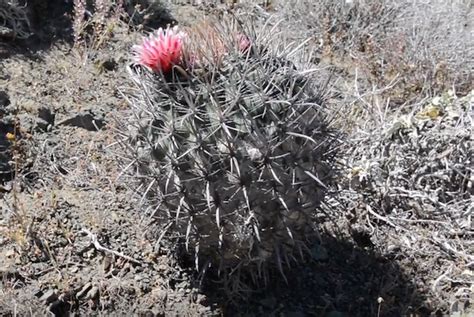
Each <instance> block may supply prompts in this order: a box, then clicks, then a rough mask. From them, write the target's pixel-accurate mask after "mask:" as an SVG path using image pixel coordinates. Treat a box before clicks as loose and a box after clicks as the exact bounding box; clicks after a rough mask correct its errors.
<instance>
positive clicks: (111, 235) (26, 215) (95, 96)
mask: <svg viewBox="0 0 474 317" xmlns="http://www.w3.org/2000/svg"><path fill="white" fill-rule="evenodd" d="M172 14H173V15H174V16H175V17H176V19H177V20H178V21H179V22H180V23H184V24H186V23H187V24H189V23H192V21H193V19H196V18H197V17H200V16H203V15H204V13H203V12H202V11H199V10H197V8H196V7H193V6H190V5H185V4H183V5H174V6H172ZM51 23H52V22H51ZM48 26H49V27H50V28H49V29H47V30H49V31H48V32H49V33H48V32H46V33H44V34H43V36H45V37H47V38H48V39H49V40H50V41H49V42H48V45H44V43H45V42H42V41H41V40H38V39H37V41H36V42H34V41H33V42H32V43H28V42H22V43H20V44H18V43H14V42H7V43H1V45H0V49H3V51H2V52H3V53H1V52H0V57H1V59H0V116H1V119H0V173H1V174H0V181H1V182H0V197H1V198H2V201H1V202H0V232H1V234H0V274H1V276H2V279H1V284H0V285H1V287H0V315H4V316H41V315H45V316H46V315H48V314H49V313H53V314H54V315H55V316H68V315H76V316H77V315H139V316H293V317H297V316H331V317H336V316H401V315H409V314H411V313H412V314H418V315H420V316H425V315H429V314H437V313H438V314H440V313H445V314H446V313H448V314H449V313H456V312H459V313H461V312H467V311H468V310H469V305H472V303H470V302H469V300H470V298H469V297H466V296H464V297H463V298H464V299H466V298H467V299H466V300H459V297H460V296H458V295H459V292H460V290H461V289H464V288H460V287H457V286H456V283H457V282H456V281H455V280H452V281H451V283H448V284H444V286H443V287H444V289H443V290H441V292H442V293H443V294H442V296H436V295H434V294H433V291H432V289H433V288H435V287H434V286H433V285H434V284H433V283H435V282H436V281H437V279H438V278H439V277H440V276H442V275H443V273H444V272H443V270H445V269H446V268H447V267H449V266H450V265H451V263H450V262H449V261H448V260H446V258H445V257H442V256H440V257H438V256H437V255H433V256H432V257H430V258H426V259H425V258H422V257H417V256H416V253H413V252H406V251H405V250H404V249H403V248H402V247H401V246H400V245H401V243H398V242H397V241H396V230H392V231H387V234H386V236H387V238H386V239H385V240H384V238H383V237H381V236H377V237H376V238H375V237H374V235H373V232H372V231H371V228H370V226H368V225H367V222H366V221H365V219H364V217H365V215H366V214H365V213H364V212H363V211H361V210H362V207H359V206H346V207H347V209H346V210H344V213H342V212H341V214H340V215H338V216H336V217H335V216H334V215H331V216H329V215H328V213H327V210H331V204H330V202H328V205H327V207H326V209H325V210H326V211H324V210H323V211H321V214H320V219H321V239H320V241H319V242H318V243H316V244H315V245H314V247H313V249H312V251H313V257H312V258H311V259H308V260H307V261H306V262H305V263H303V264H299V265H296V264H295V266H294V267H293V268H290V269H288V270H287V273H286V276H285V277H286V280H287V282H285V279H284V278H283V277H282V276H281V275H280V274H274V275H272V279H271V281H270V282H269V283H268V285H266V286H262V287H260V288H256V289H255V290H253V292H252V294H251V295H250V296H249V297H246V298H243V299H241V298H239V299H235V300H234V301H229V300H228V298H226V297H225V296H223V295H222V291H221V290H220V289H218V285H216V284H213V283H212V282H209V283H205V284H203V285H201V284H200V283H199V281H198V280H197V279H196V277H197V274H196V273H195V272H194V271H193V269H192V268H190V267H186V266H183V265H182V263H179V262H177V260H176V259H174V258H173V257H171V256H170V255H169V254H168V253H167V252H166V250H160V249H159V248H158V247H157V245H156V239H157V237H156V234H155V231H154V229H153V220H152V219H150V218H149V217H148V216H147V215H146V212H145V211H144V210H143V208H142V207H141V206H142V205H141V202H140V196H139V195H136V194H135V193H134V189H133V188H129V186H128V185H127V183H126V182H125V181H124V178H123V177H121V176H122V174H121V172H122V171H121V167H120V164H119V163H118V159H117V156H116V155H117V154H116V153H115V152H114V150H113V149H114V146H113V145H114V142H115V140H114V138H113V132H114V129H116V125H115V118H116V117H117V116H120V114H121V111H122V110H124V109H127V108H128V104H127V102H126V100H125V98H124V97H123V96H122V94H121V92H122V91H125V90H126V88H127V86H128V85H129V80H130V79H129V76H128V75H127V71H126V66H127V65H128V64H129V63H130V53H129V52H130V48H131V46H132V45H133V44H134V43H136V42H137V41H138V39H139V37H140V36H141V35H140V33H139V32H138V31H133V30H131V29H129V28H127V27H119V28H117V29H116V30H115V32H114V36H113V37H112V38H111V39H109V40H108V41H107V43H106V45H105V46H103V47H100V48H97V49H96V48H91V47H83V46H82V47H81V46H80V47H73V46H72V44H71V43H70V42H69V41H68V39H70V35H67V34H66V35H64V34H63V35H64V36H60V37H57V36H55V37H54V36H53V37H51V34H56V35H57V32H59V31H58V30H56V29H54V23H52V24H49V25H48ZM2 54H3V55H2ZM14 176H15V177H14ZM338 210H339V209H338ZM387 230H389V229H387ZM420 230H421V229H420ZM426 230H430V228H427V229H426ZM392 242H393V243H392ZM390 243H392V244H390ZM420 247H421V246H420ZM415 248H416V246H415ZM425 263H430V267H427V266H426V265H425ZM452 263H456V262H454V261H453V262H452ZM470 274H472V271H471V273H470ZM435 286H436V285H435ZM467 287H469V286H467ZM471 291H472V286H471ZM466 292H469V289H467V290H466ZM461 297H462V296H461ZM440 298H441V299H446V300H448V301H449V302H438V300H439V299H440ZM459 316H460V315H459ZM466 316H467V315H466Z"/></svg>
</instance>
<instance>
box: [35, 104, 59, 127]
mask: <svg viewBox="0 0 474 317" xmlns="http://www.w3.org/2000/svg"><path fill="white" fill-rule="evenodd" d="M38 117H39V119H41V121H43V122H45V123H46V126H48V125H54V119H55V118H56V114H54V113H53V112H52V111H51V109H49V108H46V107H43V108H40V109H39V110H38Z"/></svg>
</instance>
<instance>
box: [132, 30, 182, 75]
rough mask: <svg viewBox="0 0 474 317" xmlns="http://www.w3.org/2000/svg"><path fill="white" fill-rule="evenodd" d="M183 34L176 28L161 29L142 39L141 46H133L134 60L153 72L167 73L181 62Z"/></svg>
mask: <svg viewBox="0 0 474 317" xmlns="http://www.w3.org/2000/svg"><path fill="white" fill-rule="evenodd" d="M184 37H185V33H184V32H181V31H178V27H177V26H175V27H173V28H169V27H168V28H166V29H162V28H159V29H158V30H157V31H155V32H154V33H151V34H150V35H149V36H148V37H145V38H144V39H143V42H142V44H141V45H134V46H133V48H132V50H133V52H134V60H135V62H137V63H138V64H140V65H143V66H145V67H147V68H148V69H150V70H152V71H154V72H160V71H161V72H163V73H168V72H169V71H171V69H172V68H173V65H177V64H179V63H180V62H181V58H182V48H183V41H184Z"/></svg>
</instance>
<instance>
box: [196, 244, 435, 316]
mask: <svg viewBox="0 0 474 317" xmlns="http://www.w3.org/2000/svg"><path fill="white" fill-rule="evenodd" d="M321 241H322V244H316V245H315V246H314V248H313V250H314V251H315V254H314V256H313V258H312V259H311V260H309V261H307V262H306V263H304V264H301V265H299V266H296V267H293V268H292V269H291V270H288V271H287V272H286V280H287V282H285V280H284V279H283V278H282V277H281V275H280V274H279V273H278V272H273V274H272V275H271V277H270V282H269V283H268V284H267V285H266V286H264V287H260V288H255V289H253V291H252V293H251V294H250V295H249V296H248V297H246V298H245V299H239V300H235V301H233V302H229V301H228V300H226V299H225V298H224V297H223V296H221V295H220V293H219V291H218V290H217V289H216V288H213V285H207V287H206V288H205V289H204V293H205V294H206V295H207V296H208V298H209V299H210V301H211V302H212V305H213V306H217V307H220V308H221V309H222V311H223V315H224V316H332V317H335V316H406V315H409V314H410V313H415V314H419V315H422V316H425V315H429V314H430V312H431V311H430V309H429V307H427V306H426V305H424V302H425V297H424V296H423V294H422V293H421V292H420V291H419V290H418V289H417V287H416V285H414V283H413V282H412V281H411V280H410V277H409V276H406V275H405V274H404V272H403V269H402V268H401V267H400V266H399V265H398V264H397V263H396V262H395V261H394V258H395V256H396V255H395V254H394V255H382V254H379V253H377V252H376V251H375V250H374V249H372V248H369V247H360V246H359V245H357V244H355V243H353V242H352V241H346V240H339V239H337V238H335V237H333V236H329V235H328V236H323V237H322V240H321ZM214 286H215V285H214Z"/></svg>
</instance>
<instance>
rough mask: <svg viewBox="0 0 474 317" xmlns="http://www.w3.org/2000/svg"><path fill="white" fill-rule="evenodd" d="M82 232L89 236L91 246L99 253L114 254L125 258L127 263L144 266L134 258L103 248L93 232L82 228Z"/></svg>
mask: <svg viewBox="0 0 474 317" xmlns="http://www.w3.org/2000/svg"><path fill="white" fill-rule="evenodd" d="M81 232H84V233H85V234H87V235H88V236H89V238H90V239H91V244H93V245H94V248H96V250H97V251H101V252H105V253H110V254H113V255H115V256H118V257H121V258H123V259H125V260H127V261H130V262H133V263H135V264H138V265H142V264H143V263H142V262H141V261H138V260H135V259H134V258H132V257H130V256H128V255H125V254H123V253H122V252H118V251H114V250H111V249H108V248H106V247H103V246H102V245H101V244H100V243H99V241H98V240H97V236H96V235H95V234H93V233H92V232H90V231H89V230H87V229H84V228H82V230H81Z"/></svg>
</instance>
